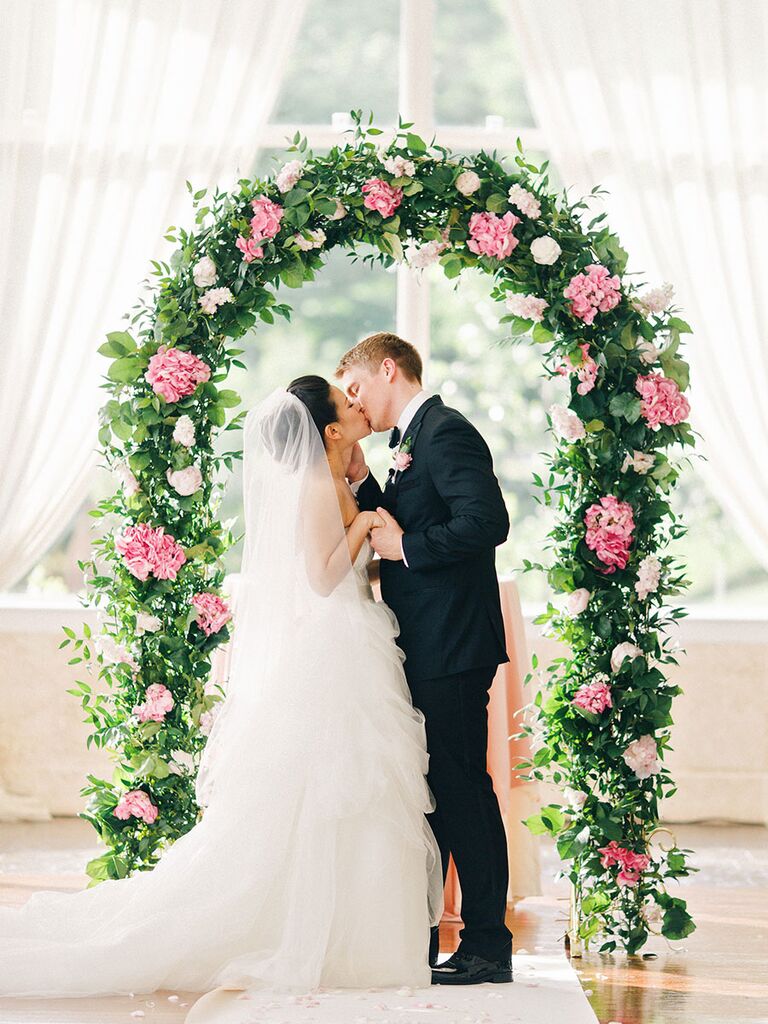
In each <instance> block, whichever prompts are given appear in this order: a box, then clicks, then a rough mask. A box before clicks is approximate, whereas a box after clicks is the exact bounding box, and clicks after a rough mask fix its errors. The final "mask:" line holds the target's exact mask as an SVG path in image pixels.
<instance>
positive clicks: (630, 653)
mask: <svg viewBox="0 0 768 1024" xmlns="http://www.w3.org/2000/svg"><path fill="white" fill-rule="evenodd" d="M642 657H643V652H642V649H641V648H640V647H638V646H637V644H633V643H629V642H625V643H622V644H616V646H615V647H614V648H613V650H612V651H611V671H612V672H618V671H619V670H620V669H621V667H622V665H623V664H624V659H625V658H629V660H630V661H634V660H635V658H642Z"/></svg>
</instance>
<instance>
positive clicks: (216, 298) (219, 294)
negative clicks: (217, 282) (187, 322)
mask: <svg viewBox="0 0 768 1024" xmlns="http://www.w3.org/2000/svg"><path fill="white" fill-rule="evenodd" d="M233 300H234V295H233V294H232V292H231V291H230V290H229V288H211V289H210V291H207V292H203V294H202V295H201V296H200V298H199V299H198V300H197V301H198V302H199V303H200V305H201V306H202V308H203V312H204V313H210V314H211V315H213V314H214V313H215V312H216V310H217V309H218V308H219V306H223V305H224V303H225V302H232V301H233Z"/></svg>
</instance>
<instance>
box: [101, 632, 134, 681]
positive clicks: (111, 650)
mask: <svg viewBox="0 0 768 1024" xmlns="http://www.w3.org/2000/svg"><path fill="white" fill-rule="evenodd" d="M94 647H95V648H96V651H97V653H98V654H100V655H101V657H102V658H103V660H104V661H105V662H106V663H107V664H108V665H129V666H130V667H131V668H132V669H133V671H134V672H138V670H139V666H138V665H137V664H136V660H135V658H134V657H133V655H132V654H131V652H130V651H129V650H128V648H127V647H126V646H125V644H121V643H120V642H119V641H118V640H117V638H116V637H114V636H112V635H111V634H110V633H102V634H101V635H100V636H97V637H96V640H95V642H94Z"/></svg>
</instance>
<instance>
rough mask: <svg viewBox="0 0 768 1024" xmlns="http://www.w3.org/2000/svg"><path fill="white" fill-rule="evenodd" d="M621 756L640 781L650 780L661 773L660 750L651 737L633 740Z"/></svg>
mask: <svg viewBox="0 0 768 1024" xmlns="http://www.w3.org/2000/svg"><path fill="white" fill-rule="evenodd" d="M621 756H622V757H623V758H624V760H625V762H626V764H627V766H628V767H629V768H631V769H632V771H633V772H634V773H635V776H636V777H637V778H638V779H649V778H650V777H651V776H652V775H658V773H659V772H660V771H661V768H662V764H661V761H660V760H659V748H658V746H657V745H656V740H655V739H654V737H653V736H651V735H647V736H641V737H640V739H639V740H633V741H632V742H631V743H630V744H629V746H628V747H627V749H626V750H625V751H624V753H623V754H622V755H621Z"/></svg>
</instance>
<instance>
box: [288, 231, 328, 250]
mask: <svg viewBox="0 0 768 1024" xmlns="http://www.w3.org/2000/svg"><path fill="white" fill-rule="evenodd" d="M307 234H308V235H309V238H305V237H304V236H303V235H302V234H300V233H299V234H295V235H294V236H293V240H294V242H295V243H296V245H297V246H298V247H299V249H301V251H302V252H309V250H310V249H320V248H321V247H322V245H323V243H324V242H325V232H324V231H323V229H322V228H316V229H315V230H314V231H308V232H307Z"/></svg>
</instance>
